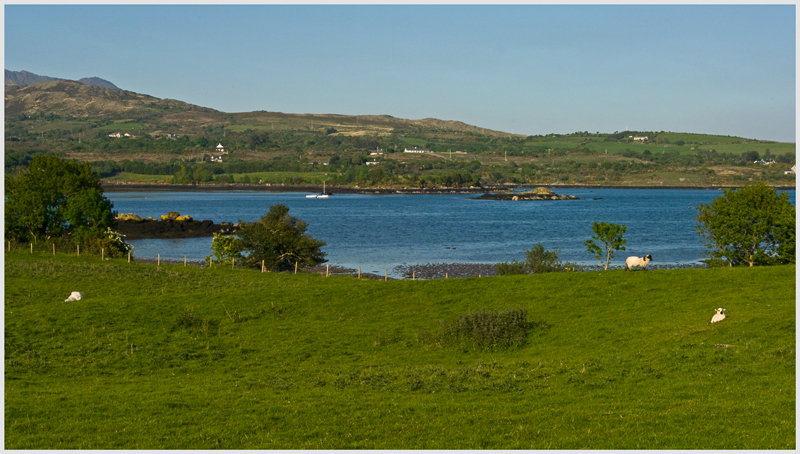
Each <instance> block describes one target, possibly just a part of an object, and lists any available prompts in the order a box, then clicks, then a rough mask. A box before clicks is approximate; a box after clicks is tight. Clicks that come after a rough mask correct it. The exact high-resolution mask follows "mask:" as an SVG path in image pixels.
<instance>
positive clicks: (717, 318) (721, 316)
mask: <svg viewBox="0 0 800 454" xmlns="http://www.w3.org/2000/svg"><path fill="white" fill-rule="evenodd" d="M714 310H715V311H717V313H716V314H714V318H712V319H711V323H717V322H721V321H723V320H725V309H724V308H721V307H720V308H717V309H714Z"/></svg>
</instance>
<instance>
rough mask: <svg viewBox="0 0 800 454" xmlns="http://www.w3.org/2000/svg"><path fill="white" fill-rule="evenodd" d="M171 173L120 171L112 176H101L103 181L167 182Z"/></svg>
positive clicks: (170, 177)
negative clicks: (153, 173) (150, 173)
mask: <svg viewBox="0 0 800 454" xmlns="http://www.w3.org/2000/svg"><path fill="white" fill-rule="evenodd" d="M171 179H172V175H145V174H141V173H131V172H120V173H118V174H117V175H115V176H113V177H108V178H103V181H109V182H117V181H141V182H143V183H158V182H169V180H171Z"/></svg>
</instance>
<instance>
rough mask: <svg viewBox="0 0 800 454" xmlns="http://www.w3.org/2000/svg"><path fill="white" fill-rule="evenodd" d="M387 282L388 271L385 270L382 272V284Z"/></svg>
mask: <svg viewBox="0 0 800 454" xmlns="http://www.w3.org/2000/svg"><path fill="white" fill-rule="evenodd" d="M388 280H389V270H388V269H385V270H383V282H386V281H388Z"/></svg>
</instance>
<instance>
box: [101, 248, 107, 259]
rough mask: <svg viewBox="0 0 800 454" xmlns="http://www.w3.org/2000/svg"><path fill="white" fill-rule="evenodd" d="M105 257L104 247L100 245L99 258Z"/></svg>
mask: <svg viewBox="0 0 800 454" xmlns="http://www.w3.org/2000/svg"><path fill="white" fill-rule="evenodd" d="M105 257H106V249H105V248H102V247H101V248H100V260H105Z"/></svg>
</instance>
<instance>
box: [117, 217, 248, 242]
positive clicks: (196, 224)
mask: <svg viewBox="0 0 800 454" xmlns="http://www.w3.org/2000/svg"><path fill="white" fill-rule="evenodd" d="M116 221H117V229H116V230H117V232H119V233H121V234H123V235H125V237H126V239H128V240H141V239H144V238H200V237H206V236H212V235H213V234H215V233H222V234H231V233H235V232H236V230H238V229H239V224H231V223H229V222H222V223H219V224H214V222H213V221H208V220H206V221H196V220H194V219H192V218H191V216H181V215H180V214H178V213H177V212H175V211H171V212H169V213H167V214H166V215H162V216H161V219H153V218H152V217H148V218H143V217H142V216H139V215H137V214H133V213H124V214H120V215H118V216H117V217H116Z"/></svg>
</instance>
